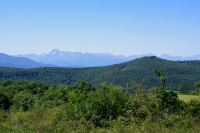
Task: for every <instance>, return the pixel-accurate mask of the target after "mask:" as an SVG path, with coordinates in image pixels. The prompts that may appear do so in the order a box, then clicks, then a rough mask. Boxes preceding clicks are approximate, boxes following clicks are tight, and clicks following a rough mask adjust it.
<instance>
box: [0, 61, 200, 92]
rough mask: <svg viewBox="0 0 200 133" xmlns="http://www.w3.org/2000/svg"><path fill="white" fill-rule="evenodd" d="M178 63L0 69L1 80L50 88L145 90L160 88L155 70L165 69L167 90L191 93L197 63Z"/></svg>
mask: <svg viewBox="0 0 200 133" xmlns="http://www.w3.org/2000/svg"><path fill="white" fill-rule="evenodd" d="M196 62H197V63H195V61H192V63H191V62H175V61H168V60H164V59H160V58H157V57H144V58H140V59H136V60H133V61H129V62H126V63H122V64H116V65H111V66H105V67H91V68H35V69H15V68H5V67H1V68H0V80H8V79H9V80H39V81H44V82H47V83H50V84H73V83H75V82H76V81H78V80H86V81H88V82H90V83H92V84H93V85H98V84H99V83H101V82H104V81H106V82H108V83H113V84H116V85H121V86H126V85H127V83H128V84H129V85H130V84H131V82H132V81H133V80H134V81H136V82H138V83H140V84H141V85H142V86H143V87H152V86H157V85H159V81H158V78H157V77H156V76H155V74H154V72H153V70H155V69H163V70H164V75H165V77H166V78H167V87H170V88H173V89H176V87H177V86H178V85H179V84H186V85H187V86H188V87H190V88H191V89H192V88H193V84H194V83H195V82H196V81H198V80H200V66H199V63H198V61H196Z"/></svg>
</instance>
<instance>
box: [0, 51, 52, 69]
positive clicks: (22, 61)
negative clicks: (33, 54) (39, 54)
mask: <svg viewBox="0 0 200 133" xmlns="http://www.w3.org/2000/svg"><path fill="white" fill-rule="evenodd" d="M0 66H5V67H13V68H36V67H45V66H49V67H53V66H54V67H55V65H49V64H43V63H38V62H36V61H33V60H31V59H28V58H24V57H14V56H10V55H7V54H3V53H0Z"/></svg>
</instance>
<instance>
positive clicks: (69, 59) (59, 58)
mask: <svg viewBox="0 0 200 133" xmlns="http://www.w3.org/2000/svg"><path fill="white" fill-rule="evenodd" d="M17 56H18V57H25V58H29V59H31V60H34V61H36V62H39V63H44V64H52V65H57V66H60V67H95V66H107V65H112V64H118V63H123V62H127V61H130V60H134V59H136V58H141V57H145V56H154V55H153V54H143V55H132V56H123V55H112V54H109V53H81V52H70V51H60V50H57V49H53V50H52V51H50V52H49V53H46V54H40V55H37V54H24V55H17ZM158 57H159V58H162V59H167V60H172V61H184V60H200V55H196V56H191V57H181V56H170V55H168V54H163V55H161V56H158Z"/></svg>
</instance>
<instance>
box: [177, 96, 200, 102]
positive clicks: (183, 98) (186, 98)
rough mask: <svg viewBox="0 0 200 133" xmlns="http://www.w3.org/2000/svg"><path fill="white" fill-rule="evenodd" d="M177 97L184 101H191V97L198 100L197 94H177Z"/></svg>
mask: <svg viewBox="0 0 200 133" xmlns="http://www.w3.org/2000/svg"><path fill="white" fill-rule="evenodd" d="M178 98H179V99H180V100H183V101H185V102H189V101H191V100H193V99H197V100H198V99H199V96H195V95H184V94H178Z"/></svg>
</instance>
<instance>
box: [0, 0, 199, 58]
mask: <svg viewBox="0 0 200 133" xmlns="http://www.w3.org/2000/svg"><path fill="white" fill-rule="evenodd" d="M53 48H56V49H60V50H65V51H82V52H95V53H96V52H109V53H113V54H122V55H133V54H145V53H153V54H156V55H161V54H164V53H168V54H170V55H181V56H190V55H197V54H200V0H165V1H164V0H70V1H67V0H0V52H4V53H8V54H23V53H46V52H48V51H50V50H52V49H53Z"/></svg>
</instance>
